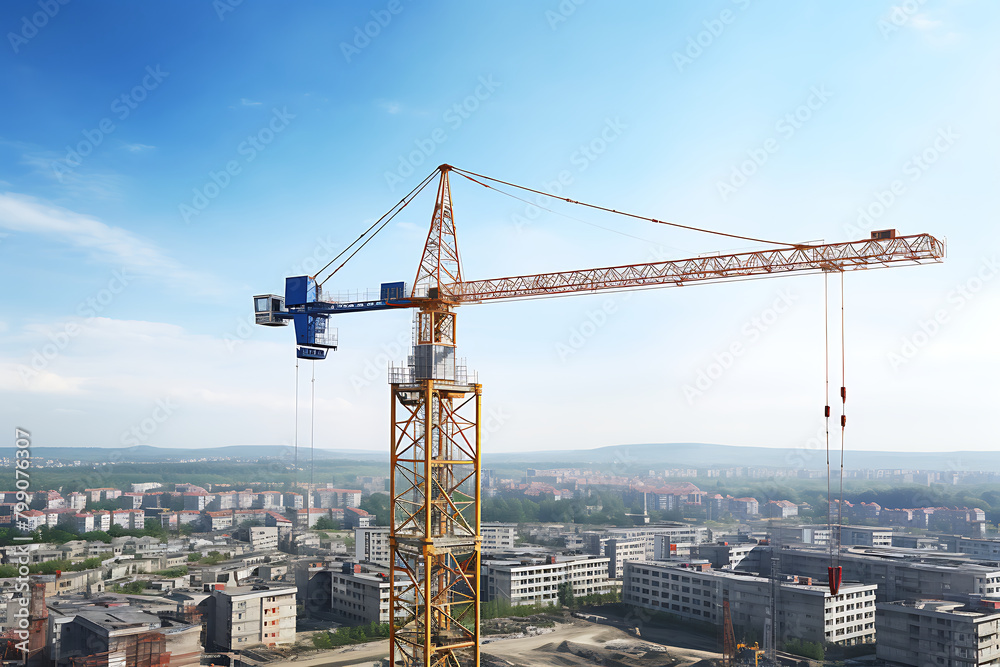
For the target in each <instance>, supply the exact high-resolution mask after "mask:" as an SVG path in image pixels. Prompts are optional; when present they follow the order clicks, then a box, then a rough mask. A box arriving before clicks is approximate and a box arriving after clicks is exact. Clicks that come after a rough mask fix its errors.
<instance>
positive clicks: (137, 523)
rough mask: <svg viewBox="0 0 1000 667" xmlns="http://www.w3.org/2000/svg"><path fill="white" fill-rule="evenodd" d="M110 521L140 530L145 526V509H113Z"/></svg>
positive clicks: (123, 526)
mask: <svg viewBox="0 0 1000 667" xmlns="http://www.w3.org/2000/svg"><path fill="white" fill-rule="evenodd" d="M111 523H112V524H113V525H115V526H121V527H122V528H129V529H131V530H141V529H143V528H145V527H146V512H145V510H141V509H140V510H114V511H112V512H111Z"/></svg>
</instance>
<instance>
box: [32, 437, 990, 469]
mask: <svg viewBox="0 0 1000 667" xmlns="http://www.w3.org/2000/svg"><path fill="white" fill-rule="evenodd" d="M32 453H33V455H35V456H41V457H44V458H51V459H62V460H69V461H74V460H75V461H84V462H87V463H95V462H107V461H117V462H122V463H126V462H135V463H156V462H163V461H168V460H173V461H177V460H180V459H202V458H225V457H232V458H241V459H254V458H261V457H281V458H286V459H289V460H290V459H292V458H293V457H294V449H293V448H292V447H290V446H287V445H279V446H274V447H271V446H266V445H238V446H230V447H209V448H199V449H188V448H172V447H151V446H147V445H140V446H138V447H124V448H110V447H34V448H32ZM309 456H310V450H309V447H303V446H300V447H299V461H300V463H303V462H305V461H307V460H308V457H309ZM388 458H389V453H388V451H375V450H362V449H316V459H317V460H327V461H329V460H350V461H373V462H375V461H386V462H387V461H388ZM483 459H484V462H483V465H484V466H485V467H487V468H488V467H490V466H491V465H492V466H504V467H512V466H514V467H516V466H515V464H523V466H524V467H556V466H559V467H600V468H605V469H615V468H618V469H621V470H623V471H624V470H626V469H627V470H632V471H635V470H642V469H662V468H678V467H691V468H706V467H710V466H711V467H717V466H765V467H773V468H799V469H812V470H821V469H824V468H825V467H826V456H825V453H824V452H821V451H818V450H812V451H810V450H796V449H784V448H772V447H737V446H733V445H716V444H708V443H699V442H671V443H663V444H652V443H650V444H636V445H611V446H608V447H598V448H596V449H570V450H549V451H537V452H496V451H486V452H485V453H484V456H483ZM846 467H847V468H848V469H857V468H905V469H921V470H955V471H958V470H982V471H987V472H1000V452H969V451H966V452H861V451H849V452H847V462H846Z"/></svg>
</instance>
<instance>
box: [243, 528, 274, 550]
mask: <svg viewBox="0 0 1000 667" xmlns="http://www.w3.org/2000/svg"><path fill="white" fill-rule="evenodd" d="M249 532H250V548H251V549H253V550H254V551H277V550H278V528H277V526H250V528H249Z"/></svg>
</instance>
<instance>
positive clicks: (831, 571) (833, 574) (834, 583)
mask: <svg viewBox="0 0 1000 667" xmlns="http://www.w3.org/2000/svg"><path fill="white" fill-rule="evenodd" d="M826 571H827V577H828V579H827V580H828V581H829V583H830V595H836V594H837V591H839V590H840V581H841V577H843V575H844V568H842V567H841V566H839V565H838V566H837V567H828V568H826Z"/></svg>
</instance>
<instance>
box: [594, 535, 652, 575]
mask: <svg viewBox="0 0 1000 667" xmlns="http://www.w3.org/2000/svg"><path fill="white" fill-rule="evenodd" d="M604 555H605V556H607V557H608V578H609V579H621V578H622V575H623V574H624V573H625V562H626V561H645V560H646V540H644V539H641V538H634V539H631V540H628V539H625V540H619V539H613V540H608V541H607V542H605V544H604Z"/></svg>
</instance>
